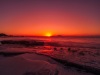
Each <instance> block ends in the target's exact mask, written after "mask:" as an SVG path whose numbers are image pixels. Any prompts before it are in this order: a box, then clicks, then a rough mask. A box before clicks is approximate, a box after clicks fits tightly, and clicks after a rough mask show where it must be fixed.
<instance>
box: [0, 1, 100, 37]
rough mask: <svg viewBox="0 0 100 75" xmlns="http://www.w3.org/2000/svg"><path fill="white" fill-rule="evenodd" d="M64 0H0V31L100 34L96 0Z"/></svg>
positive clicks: (36, 33) (27, 33) (29, 33)
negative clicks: (19, 0)
mask: <svg viewBox="0 0 100 75" xmlns="http://www.w3.org/2000/svg"><path fill="white" fill-rule="evenodd" d="M64 1H65V0H64ZM64 1H63V0H62V1H57V0H53V1H52V0H48V1H45V0H38V1H36V0H34V1H30V0H29V1H22V2H17V1H9V2H8V1H1V2H0V7H1V9H0V11H1V12H0V16H1V17H0V32H3V33H7V34H12V35H27V36H29V35H35V36H51V35H100V32H99V28H100V22H99V18H98V15H99V14H98V10H99V9H98V4H97V3H99V2H96V1H89V2H88V1H83V2H82V1H75V0H73V1H71V2H70V1H65V2H64ZM48 31H49V33H52V34H47V33H48Z"/></svg>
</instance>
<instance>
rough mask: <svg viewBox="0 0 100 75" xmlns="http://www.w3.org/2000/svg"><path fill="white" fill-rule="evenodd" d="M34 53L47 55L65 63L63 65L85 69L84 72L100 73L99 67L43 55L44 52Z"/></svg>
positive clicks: (98, 74)
mask: <svg viewBox="0 0 100 75" xmlns="http://www.w3.org/2000/svg"><path fill="white" fill-rule="evenodd" d="M36 54H39V55H44V56H48V57H50V58H52V59H54V60H55V61H57V62H59V63H61V64H63V65H65V66H70V67H75V68H78V69H81V70H85V71H86V72H89V73H93V74H95V75H100V69H98V68H94V67H92V66H87V65H83V64H77V63H75V62H71V61H69V60H63V59H59V58H56V57H53V56H50V55H45V54H42V53H36Z"/></svg>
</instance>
